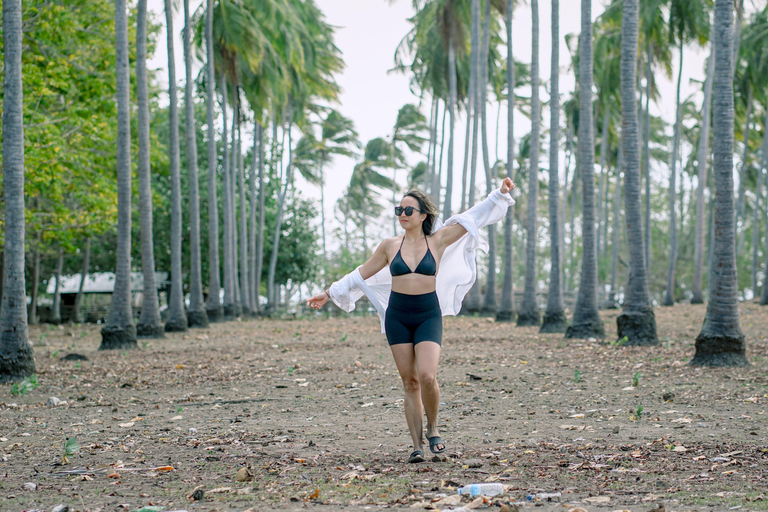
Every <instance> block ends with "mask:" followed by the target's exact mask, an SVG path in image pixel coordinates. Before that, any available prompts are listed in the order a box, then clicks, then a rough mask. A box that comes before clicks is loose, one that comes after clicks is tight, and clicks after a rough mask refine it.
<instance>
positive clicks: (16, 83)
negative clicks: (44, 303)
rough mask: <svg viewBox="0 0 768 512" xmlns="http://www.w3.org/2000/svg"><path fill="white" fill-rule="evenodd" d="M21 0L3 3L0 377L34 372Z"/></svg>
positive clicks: (10, 379)
mask: <svg viewBox="0 0 768 512" xmlns="http://www.w3.org/2000/svg"><path fill="white" fill-rule="evenodd" d="M21 13H22V6H21V0H5V1H4V2H3V27H2V28H3V199H4V201H5V205H4V207H5V226H4V233H3V238H4V240H5V246H4V248H3V281H2V283H0V286H2V287H3V293H2V297H3V300H2V305H1V306H0V353H1V354H3V357H0V382H14V381H19V380H22V379H24V378H25V377H27V376H29V375H32V374H34V373H35V358H34V356H33V353H32V345H30V343H29V330H28V326H27V294H26V283H25V280H24V266H25V257H26V255H25V254H24V243H25V226H24V90H23V88H22V67H21V49H22V21H21Z"/></svg>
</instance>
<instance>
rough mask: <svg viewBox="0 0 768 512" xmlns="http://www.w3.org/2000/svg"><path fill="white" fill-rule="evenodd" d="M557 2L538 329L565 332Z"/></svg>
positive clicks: (554, 0)
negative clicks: (545, 279)
mask: <svg viewBox="0 0 768 512" xmlns="http://www.w3.org/2000/svg"><path fill="white" fill-rule="evenodd" d="M559 17H560V2H559V0H552V30H551V32H552V58H551V61H550V62H551V65H550V69H551V73H552V74H551V78H550V93H549V141H550V142H549V193H548V196H549V247H550V261H551V264H550V272H549V290H548V291H547V309H546V311H545V313H544V320H543V322H542V324H541V332H565V330H566V329H567V328H568V319H567V318H566V317H565V306H564V305H563V291H562V289H561V287H560V276H561V271H560V248H561V245H560V165H559V159H560V144H559V138H560V83H559V77H560V72H559V69H558V68H559V62H560V19H559Z"/></svg>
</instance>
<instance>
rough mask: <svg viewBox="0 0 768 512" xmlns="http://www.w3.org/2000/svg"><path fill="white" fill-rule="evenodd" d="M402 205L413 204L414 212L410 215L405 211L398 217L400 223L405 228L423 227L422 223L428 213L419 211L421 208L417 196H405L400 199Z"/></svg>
mask: <svg viewBox="0 0 768 512" xmlns="http://www.w3.org/2000/svg"><path fill="white" fill-rule="evenodd" d="M400 206H402V207H403V208H405V207H406V206H413V208H414V211H413V214H411V216H410V217H409V216H407V215H406V214H405V211H403V213H401V214H400V215H399V216H398V217H397V218H398V219H399V220H400V225H401V226H402V227H403V228H409V227H417V228H419V229H421V224H422V223H423V222H424V219H426V218H427V214H425V213H420V212H419V211H418V210H420V209H421V208H419V201H418V200H417V199H416V198H415V197H411V196H405V197H404V198H403V200H402V201H400Z"/></svg>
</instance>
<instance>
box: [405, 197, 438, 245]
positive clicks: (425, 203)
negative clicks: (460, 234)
mask: <svg viewBox="0 0 768 512" xmlns="http://www.w3.org/2000/svg"><path fill="white" fill-rule="evenodd" d="M409 196H410V197H412V198H414V199H415V200H417V201H418V202H419V210H421V213H425V214H426V215H427V218H426V219H424V223H423V224H422V225H421V229H422V231H424V234H425V235H426V236H429V235H431V234H432V228H433V227H434V226H435V220H436V219H437V215H438V211H437V206H435V203H434V202H433V201H432V198H431V197H429V196H428V195H427V194H425V193H424V192H422V191H421V190H418V189H415V188H412V189H410V190H409V191H408V192H406V193H405V196H403V197H409Z"/></svg>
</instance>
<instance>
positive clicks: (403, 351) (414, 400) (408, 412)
mask: <svg viewBox="0 0 768 512" xmlns="http://www.w3.org/2000/svg"><path fill="white" fill-rule="evenodd" d="M389 348H390V349H391V350H392V355H393V356H394V358H395V365H397V371H398V372H400V378H401V379H402V380H403V389H404V390H405V421H406V423H408V430H410V432H411V438H412V439H413V449H414V450H421V451H423V450H424V447H423V445H422V429H423V425H422V414H423V412H422V411H423V405H422V401H421V400H422V398H421V396H422V393H421V387H420V385H419V374H418V372H417V370H416V355H415V353H414V350H413V344H412V343H399V344H396V345H390V346H389Z"/></svg>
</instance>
